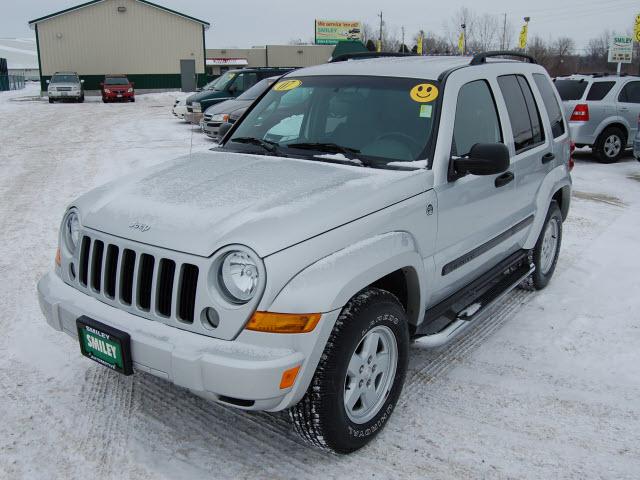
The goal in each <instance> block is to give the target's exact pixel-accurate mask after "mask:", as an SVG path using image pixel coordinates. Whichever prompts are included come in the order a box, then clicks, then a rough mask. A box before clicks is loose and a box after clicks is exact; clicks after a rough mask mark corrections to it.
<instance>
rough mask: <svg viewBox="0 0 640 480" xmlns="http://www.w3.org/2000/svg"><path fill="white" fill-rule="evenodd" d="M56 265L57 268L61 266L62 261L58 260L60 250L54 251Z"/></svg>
mask: <svg viewBox="0 0 640 480" xmlns="http://www.w3.org/2000/svg"><path fill="white" fill-rule="evenodd" d="M56 265H57V266H61V265H62V259H61V258H60V248H58V249H57V250H56Z"/></svg>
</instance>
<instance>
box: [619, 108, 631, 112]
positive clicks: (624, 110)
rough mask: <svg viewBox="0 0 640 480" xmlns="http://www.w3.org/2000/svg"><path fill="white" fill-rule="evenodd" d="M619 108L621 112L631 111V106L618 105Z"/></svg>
mask: <svg viewBox="0 0 640 480" xmlns="http://www.w3.org/2000/svg"><path fill="white" fill-rule="evenodd" d="M618 109H619V110H620V111H621V112H628V111H629V107H618Z"/></svg>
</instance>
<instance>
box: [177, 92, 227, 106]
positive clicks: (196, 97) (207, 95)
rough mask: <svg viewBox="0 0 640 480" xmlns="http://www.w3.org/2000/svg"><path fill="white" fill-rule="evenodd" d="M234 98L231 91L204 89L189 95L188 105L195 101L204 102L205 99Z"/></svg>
mask: <svg viewBox="0 0 640 480" xmlns="http://www.w3.org/2000/svg"><path fill="white" fill-rule="evenodd" d="M229 98H233V97H232V96H231V95H230V94H229V92H226V91H224V90H202V91H201V92H198V93H194V94H193V95H190V96H188V97H187V105H191V104H192V103H193V102H202V101H203V100H218V99H225V100H226V99H229Z"/></svg>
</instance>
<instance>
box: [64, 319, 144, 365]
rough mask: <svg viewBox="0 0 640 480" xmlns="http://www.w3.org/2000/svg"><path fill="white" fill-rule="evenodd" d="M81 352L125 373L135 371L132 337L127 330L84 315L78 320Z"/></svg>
mask: <svg viewBox="0 0 640 480" xmlns="http://www.w3.org/2000/svg"><path fill="white" fill-rule="evenodd" d="M76 326H77V328H78V340H79V342H80V352H82V354H83V355H84V356H85V357H89V358H90V359H91V360H94V361H96V362H98V363H99V364H101V365H104V366H105V367H107V368H110V369H112V370H115V371H116V372H119V373H123V374H125V375H131V374H132V373H133V367H132V361H131V338H130V337H129V334H128V333H127V332H123V331H122V330H118V329H116V328H113V327H110V326H109V325H105V324H104V323H100V322H98V321H96V320H93V319H92V318H89V317H85V316H82V317H80V318H78V319H77V320H76Z"/></svg>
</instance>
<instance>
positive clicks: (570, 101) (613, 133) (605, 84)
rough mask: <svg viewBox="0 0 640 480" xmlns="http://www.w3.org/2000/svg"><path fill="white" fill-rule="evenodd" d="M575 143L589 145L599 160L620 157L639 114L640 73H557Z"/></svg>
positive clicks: (617, 158)
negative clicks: (626, 74) (561, 75)
mask: <svg viewBox="0 0 640 480" xmlns="http://www.w3.org/2000/svg"><path fill="white" fill-rule="evenodd" d="M555 85H556V88H557V89H558V91H559V92H560V97H561V98H562V100H563V103H564V109H565V112H566V114H567V116H568V117H569V128H570V130H571V137H572V138H573V141H574V142H575V143H576V147H578V148H580V147H585V146H588V147H591V148H592V149H593V152H594V153H595V155H596V158H597V159H598V160H599V161H600V162H602V163H613V162H616V161H618V160H619V159H620V157H621V156H622V155H623V153H624V150H625V149H626V148H627V147H631V146H633V139H634V138H635V136H636V131H637V119H638V115H639V114H640V77H633V76H618V75H607V74H591V75H571V76H568V77H558V78H557V79H556V80H555Z"/></svg>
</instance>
